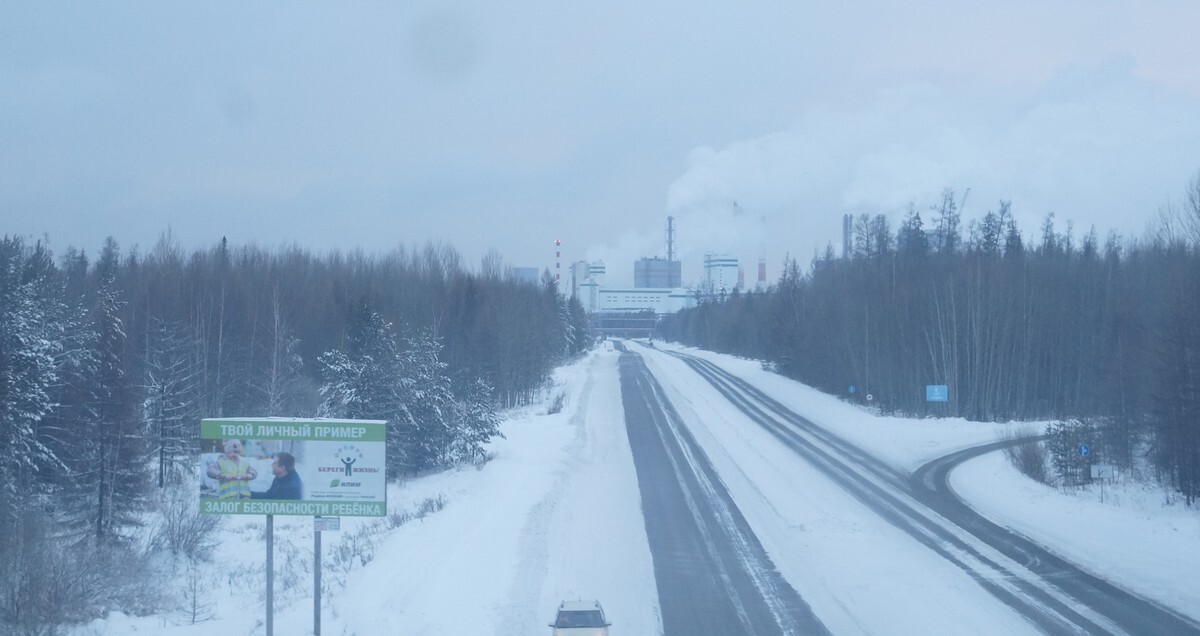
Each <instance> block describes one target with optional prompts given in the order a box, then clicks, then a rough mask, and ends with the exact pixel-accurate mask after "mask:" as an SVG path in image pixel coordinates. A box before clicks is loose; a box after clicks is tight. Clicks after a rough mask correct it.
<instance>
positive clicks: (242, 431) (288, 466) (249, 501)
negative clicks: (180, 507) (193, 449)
mask: <svg viewBox="0 0 1200 636" xmlns="http://www.w3.org/2000/svg"><path fill="white" fill-rule="evenodd" d="M386 436H387V426H386V423H385V422H383V421H380V420H327V419H296V418H220V419H204V420H201V421H200V445H201V448H200V466H199V468H198V470H199V471H200V472H199V474H200V512H201V513H203V514H242V515H304V516H341V517H383V516H386V515H387V471H386V465H387V463H386V460H387V453H386Z"/></svg>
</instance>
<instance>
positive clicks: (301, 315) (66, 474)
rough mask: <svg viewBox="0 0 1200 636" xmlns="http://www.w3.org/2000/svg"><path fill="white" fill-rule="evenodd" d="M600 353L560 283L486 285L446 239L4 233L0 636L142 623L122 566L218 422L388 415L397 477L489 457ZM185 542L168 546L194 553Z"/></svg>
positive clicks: (501, 274)
mask: <svg viewBox="0 0 1200 636" xmlns="http://www.w3.org/2000/svg"><path fill="white" fill-rule="evenodd" d="M590 342H591V336H590V335H589V333H588V327H587V321H586V316H585V315H584V313H583V310H582V307H581V306H580V305H579V304H578V303H577V302H568V301H567V300H566V299H564V297H563V296H562V295H561V294H559V293H558V290H557V288H556V285H555V283H554V281H553V279H552V278H551V277H550V276H549V274H548V273H547V274H546V275H545V276H543V280H542V281H541V282H540V283H538V284H531V283H523V282H519V281H517V280H516V279H514V278H513V277H512V276H511V274H510V273H509V270H507V269H506V268H505V267H504V266H503V264H502V262H501V261H500V259H499V257H498V256H496V255H494V254H493V255H490V256H489V257H488V258H486V259H485V260H484V262H483V264H482V265H481V267H480V271H478V272H474V271H469V270H468V269H467V268H466V267H464V266H463V264H462V263H461V261H460V258H459V256H458V255H457V253H455V252H454V250H453V249H451V248H449V247H439V246H427V247H425V248H423V249H419V250H417V249H414V250H412V251H409V250H406V249H398V250H396V251H394V252H392V253H390V254H387V255H383V256H369V255H366V254H363V253H361V252H355V253H350V254H344V253H338V252H334V253H330V254H327V255H320V256H319V255H315V254H313V253H311V252H309V251H306V250H303V249H300V248H294V247H293V248H283V249H276V250H266V249H263V248H260V247H256V246H244V247H239V248H231V247H230V246H229V245H228V244H227V243H226V242H225V241H224V240H223V239H222V240H221V241H220V242H219V243H218V244H216V245H215V246H213V247H212V248H210V249H204V250H197V251H193V252H190V253H187V252H185V250H183V249H182V248H181V247H180V246H179V245H178V244H176V243H175V242H174V241H173V240H172V239H171V237H170V236H169V235H164V236H163V237H162V238H161V239H160V240H159V242H158V243H157V244H156V245H155V246H154V247H153V249H152V250H150V251H149V252H148V253H145V254H143V253H139V251H137V250H128V251H125V252H122V251H121V250H120V249H119V247H118V245H117V243H116V242H115V241H113V240H112V239H109V240H108V241H107V242H106V243H105V245H104V246H103V249H102V250H101V251H100V253H99V254H98V255H97V256H95V257H94V258H92V257H90V256H89V255H88V254H86V253H84V252H82V251H78V250H75V249H68V250H67V251H66V252H65V253H63V254H62V255H60V256H57V257H56V255H54V254H52V253H51V252H50V250H49V249H47V247H46V246H45V245H44V244H42V243H40V242H35V243H32V244H31V243H28V242H26V241H24V240H22V239H20V238H15V237H5V238H3V239H2V240H0V631H5V630H6V629H8V628H5V627H4V626H5V625H8V626H9V627H11V628H12V629H14V630H17V631H21V630H24V629H25V627H28V628H29V629H28V630H27V631H30V632H31V633H42V632H39V631H37V629H41V628H43V627H45V626H47V625H54V624H57V623H58V622H61V621H67V620H78V619H82V618H86V617H88V614H89V612H91V611H93V610H95V608H97V607H101V606H104V605H105V604H106V603H108V604H109V605H110V606H117V607H121V608H123V609H125V610H126V611H138V603H139V602H142V601H139V600H138V599H144V598H145V597H144V591H145V590H144V589H143V590H141V591H137V592H136V593H135V592H130V594H132V596H131V597H129V598H124V599H117V598H115V596H114V595H117V594H120V593H123V592H122V590H123V591H125V592H129V591H130V590H131V588H130V587H129V586H124V585H121V584H118V583H117V582H118V581H122V580H124V579H122V578H121V573H122V572H125V569H124V566H122V565H120V564H121V563H122V562H124V563H142V562H143V561H142V560H141V557H140V556H139V555H138V554H137V550H145V549H147V548H148V547H150V546H149V545H148V544H147V542H146V540H145V537H144V536H142V537H140V538H139V540H134V537H135V536H137V535H138V533H139V532H142V530H144V529H142V528H140V526H141V525H142V524H144V523H146V522H147V519H148V518H149V517H148V513H149V512H152V511H154V510H156V509H157V508H156V506H158V505H160V504H163V503H164V502H168V501H169V500H170V501H176V502H177V501H178V497H172V496H170V495H168V494H165V493H167V491H168V490H169V489H171V488H177V489H178V488H183V489H187V488H190V487H192V486H189V485H188V484H189V483H194V482H192V481H190V480H192V479H194V478H195V475H194V473H195V470H196V463H195V462H196V458H197V456H198V453H199V451H200V448H199V445H198V443H197V441H196V440H197V437H198V432H199V420H200V418H202V417H236V416H246V417H254V416H290V417H316V416H329V417H354V418H371V419H384V420H387V421H388V428H389V435H388V458H389V461H388V467H387V468H388V475H389V477H392V478H395V477H397V476H399V475H402V474H406V473H414V472H419V471H425V470H429V469H435V468H438V467H441V466H446V465H449V464H452V463H455V462H460V461H478V460H479V459H480V458H481V457H482V456H483V453H484V450H483V449H484V445H485V444H486V443H487V442H488V441H489V440H490V439H492V438H493V437H494V436H496V435H498V434H499V431H498V423H499V417H498V414H497V409H498V408H502V407H507V406H512V405H519V404H523V403H526V402H528V401H530V400H531V399H533V398H535V397H536V396H537V395H538V394H539V392H540V391H541V390H542V388H543V387H544V384H545V382H546V381H547V380H548V378H549V374H550V373H551V371H552V370H553V369H554V368H555V367H556V366H558V365H561V364H562V363H564V362H565V361H566V360H568V359H570V358H571V357H573V356H577V355H579V354H581V353H582V352H583V351H584V350H585V349H586V348H587V347H588V346H589V345H590ZM160 489H161V490H160ZM185 500H186V501H191V498H190V497H186V498H185ZM193 503H194V502H193ZM177 507H178V506H177ZM186 508H188V506H184V509H182V510H174V511H173V513H174V514H175V515H176V517H177V518H175V519H174V520H173V521H172V522H171V523H172V524H176V525H178V524H180V523H192V522H194V519H195V517H196V515H195V507H194V506H191V507H190V508H191V509H190V510H187V509H186ZM168 525H169V524H168ZM178 531H179V528H178V527H174V528H166V529H164V530H163V532H164V536H165V537H166V538H165V539H164V542H165V545H166V546H167V547H168V548H169V549H171V550H182V551H184V552H187V553H188V554H187V556H189V557H195V556H198V555H197V554H195V553H194V552H195V551H196V550H197V546H196V545H192V544H190V543H188V544H186V545H185V544H184V543H181V541H180V539H179V537H174V536H172V535H171V533H176V534H178ZM185 534H186V533H185ZM150 543H154V541H151V542H150ZM61 546H66V548H65V549H62V550H58V549H57V548H58V547H61ZM154 547H162V544H156V545H155V546H154ZM56 550H57V551H56ZM68 554H69V555H70V558H64V555H68ZM141 556H144V555H141ZM56 568H60V569H61V571H59V570H56ZM85 569H86V570H87V571H86V572H85V571H84V570H85ZM89 572H90V573H91V574H90V575H89V574H88V573H89ZM65 573H70V575H69V576H67V575H66V574H65ZM131 574H132V576H133V578H131V579H130V580H136V579H137V575H136V573H131ZM142 578H143V579H144V578H146V577H145V576H142ZM56 594H57V595H58V597H55V595H56ZM105 599H107V600H105ZM22 626H25V627H22ZM19 627H20V628H21V630H18V628H19ZM34 627H37V629H34Z"/></svg>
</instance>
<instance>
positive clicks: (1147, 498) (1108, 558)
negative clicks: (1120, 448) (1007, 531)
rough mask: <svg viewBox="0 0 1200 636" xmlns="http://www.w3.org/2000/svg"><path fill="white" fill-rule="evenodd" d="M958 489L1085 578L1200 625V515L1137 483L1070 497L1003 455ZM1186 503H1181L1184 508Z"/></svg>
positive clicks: (971, 468) (971, 471)
mask: <svg viewBox="0 0 1200 636" xmlns="http://www.w3.org/2000/svg"><path fill="white" fill-rule="evenodd" d="M950 485H951V486H952V487H953V488H954V491H955V492H957V493H958V494H959V496H961V497H962V498H963V499H965V500H966V501H967V502H968V503H969V504H970V505H971V507H973V508H975V509H976V510H977V511H979V512H980V513H981V514H983V515H984V516H985V517H987V518H989V519H991V520H992V521H995V522H996V523H999V524H1001V525H1004V526H1008V527H1010V528H1012V529H1014V530H1016V531H1017V532H1020V533H1021V534H1023V535H1025V536H1027V537H1029V538H1031V539H1033V540H1034V541H1037V542H1038V543H1041V544H1043V545H1045V546H1047V547H1049V548H1050V549H1051V550H1053V551H1054V552H1056V553H1058V554H1060V555H1062V556H1063V557H1064V558H1066V559H1067V560H1069V561H1071V562H1072V563H1075V564H1076V565H1078V566H1080V567H1081V568H1083V569H1084V570H1088V571H1090V572H1092V573H1093V574H1096V575H1098V576H1101V577H1103V578H1105V579H1109V580H1111V581H1117V582H1119V584H1120V585H1121V586H1122V587H1125V588H1127V589H1129V590H1130V591H1133V592H1136V593H1137V594H1140V595H1142V596H1145V597H1147V598H1150V599H1154V600H1156V601H1158V602H1160V603H1162V604H1163V605H1166V606H1167V607H1170V608H1173V609H1175V610H1177V611H1179V612H1181V613H1183V614H1187V615H1189V616H1192V617H1194V618H1200V585H1197V584H1196V572H1200V514H1197V511H1196V510H1194V509H1189V508H1186V507H1184V506H1182V505H1180V504H1178V503H1175V504H1174V505H1167V504H1166V500H1165V497H1166V493H1165V492H1164V491H1163V490H1162V489H1161V488H1159V487H1157V486H1146V485H1140V484H1136V483H1132V482H1125V483H1119V484H1117V485H1115V486H1111V485H1110V486H1105V488H1104V492H1103V497H1104V501H1101V500H1100V498H1101V490H1100V486H1099V485H1094V486H1091V487H1089V488H1088V489H1086V490H1080V491H1077V492H1076V493H1074V494H1067V493H1064V492H1062V491H1061V490H1059V489H1057V488H1054V487H1051V486H1047V485H1045V484H1039V483H1037V482H1035V481H1033V480H1031V479H1029V478H1027V477H1025V476H1024V475H1022V474H1021V473H1019V472H1017V471H1016V469H1014V468H1013V467H1012V466H1011V465H1010V464H1009V463H1008V462H1007V461H1006V460H1005V458H1004V454H1003V453H989V454H987V455H984V456H982V457H977V458H975V459H973V460H970V461H967V462H965V463H964V464H963V465H962V466H959V467H958V468H957V469H956V470H955V471H954V472H952V473H951V474H950ZM1177 501H1178V500H1177V499H1176V502H1177Z"/></svg>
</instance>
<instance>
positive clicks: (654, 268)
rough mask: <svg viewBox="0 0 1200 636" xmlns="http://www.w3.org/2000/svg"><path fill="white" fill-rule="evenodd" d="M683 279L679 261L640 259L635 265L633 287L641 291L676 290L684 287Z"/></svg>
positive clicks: (656, 258)
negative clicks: (647, 289) (650, 288)
mask: <svg viewBox="0 0 1200 636" xmlns="http://www.w3.org/2000/svg"><path fill="white" fill-rule="evenodd" d="M682 278H683V276H682V269H681V267H680V263H679V261H673V260H663V259H661V258H658V257H654V258H642V259H638V260H637V261H635V262H634V263H633V286H634V287H636V288H639V289H643V288H648V287H657V288H666V289H674V288H676V287H680V286H682V284H681V281H682Z"/></svg>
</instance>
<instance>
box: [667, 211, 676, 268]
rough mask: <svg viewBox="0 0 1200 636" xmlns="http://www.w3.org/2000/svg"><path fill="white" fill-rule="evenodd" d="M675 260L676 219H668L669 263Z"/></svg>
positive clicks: (669, 217) (670, 217)
mask: <svg viewBox="0 0 1200 636" xmlns="http://www.w3.org/2000/svg"><path fill="white" fill-rule="evenodd" d="M673 260H675V217H673V216H668V217H667V262H670V261H673Z"/></svg>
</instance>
